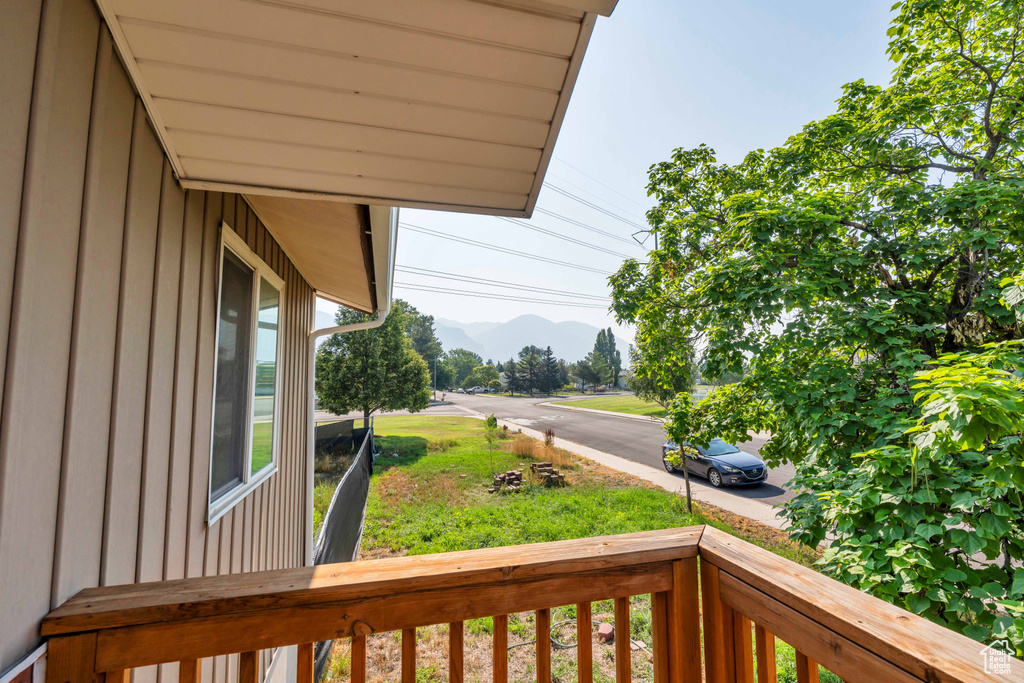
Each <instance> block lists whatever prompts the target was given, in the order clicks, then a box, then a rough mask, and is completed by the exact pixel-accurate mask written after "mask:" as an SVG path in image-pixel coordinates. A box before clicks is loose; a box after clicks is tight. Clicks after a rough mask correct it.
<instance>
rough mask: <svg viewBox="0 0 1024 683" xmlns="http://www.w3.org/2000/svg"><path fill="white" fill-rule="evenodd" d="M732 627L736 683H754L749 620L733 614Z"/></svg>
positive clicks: (752, 649)
mask: <svg viewBox="0 0 1024 683" xmlns="http://www.w3.org/2000/svg"><path fill="white" fill-rule="evenodd" d="M732 625H733V648H734V649H735V656H736V683H754V647H753V643H752V642H751V637H750V626H751V625H750V619H747V618H746V617H745V616H743V615H742V614H740V613H738V612H734V615H733V621H732Z"/></svg>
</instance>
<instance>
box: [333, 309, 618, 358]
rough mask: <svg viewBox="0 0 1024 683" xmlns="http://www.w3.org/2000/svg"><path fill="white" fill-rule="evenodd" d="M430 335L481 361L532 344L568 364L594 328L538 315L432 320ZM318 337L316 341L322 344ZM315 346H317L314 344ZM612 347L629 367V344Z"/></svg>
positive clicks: (581, 353)
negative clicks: (493, 319)
mask: <svg viewBox="0 0 1024 683" xmlns="http://www.w3.org/2000/svg"><path fill="white" fill-rule="evenodd" d="M333 325H334V316H333V315H331V314H330V313H325V312H323V311H317V312H316V327H317V329H321V328H324V327H331V326H333ZM434 332H435V334H436V335H437V338H438V339H439V340H440V341H441V345H442V346H443V347H444V350H445V351H451V350H452V349H466V350H467V351H472V352H473V353H476V354H478V355H479V356H480V357H481V358H482V359H483V360H485V361H486V360H493V361H494V362H495V363H498V362H504V361H506V360H508V359H509V358H512V357H516V358H518V356H519V350H520V349H522V348H523V347H524V346H529V345H530V344H534V345H536V346H539V347H541V348H545V347H547V346H550V347H551V350H552V352H554V354H555V357H556V358H562V359H564V360H567V361H569V362H575V361H578V360H581V359H583V358H584V357H585V356H586V355H587V354H588V353H590V352H591V351H592V350H593V349H594V342H595V341H596V340H597V333H598V332H599V330H598V328H596V327H594V326H593V325H587V324H586V323H580V322H573V321H569V322H561V323H556V322H552V321H550V320H548V319H546V318H542V317H540V316H539V315H521V316H519V317H518V318H513V319H512V320H509V321H508V322H504V323H495V322H477V323H463V322H459V321H457V320H447V319H445V318H434ZM324 339H326V337H321V338H320V339H319V340H318V342H321V343H322V342H323V341H324ZM318 345H319V344H318ZM615 348H617V349H618V350H619V353H621V354H622V364H623V366H626V365H628V364H629V342H628V341H626V340H625V339H622V338H621V337H616V338H615Z"/></svg>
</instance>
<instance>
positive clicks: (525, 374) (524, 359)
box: [519, 345, 544, 396]
mask: <svg viewBox="0 0 1024 683" xmlns="http://www.w3.org/2000/svg"><path fill="white" fill-rule="evenodd" d="M543 354H544V352H543V351H541V350H540V349H539V348H537V347H536V346H533V345H531V346H524V347H523V350H522V351H520V352H519V381H520V386H521V388H522V389H521V390H522V391H529V392H530V396H533V392H534V391H535V390H537V389H541V377H542V371H541V367H542V366H541V357H542V356H543ZM541 390H543V389H541Z"/></svg>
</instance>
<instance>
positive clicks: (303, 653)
mask: <svg viewBox="0 0 1024 683" xmlns="http://www.w3.org/2000/svg"><path fill="white" fill-rule="evenodd" d="M313 659H314V643H299V644H298V645H297V646H296V658H295V682H296V683H313V677H314V675H315V674H316V666H315V664H314V661H313ZM352 660H353V666H354V665H355V658H354V657H353V658H352ZM262 677H263V676H262V672H261V676H260V678H262Z"/></svg>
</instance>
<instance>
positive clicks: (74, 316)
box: [0, 0, 314, 681]
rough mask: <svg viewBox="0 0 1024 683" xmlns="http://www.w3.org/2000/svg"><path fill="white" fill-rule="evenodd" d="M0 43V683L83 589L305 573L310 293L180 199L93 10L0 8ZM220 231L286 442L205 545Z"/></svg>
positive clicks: (273, 257)
mask: <svg viewBox="0 0 1024 683" xmlns="http://www.w3.org/2000/svg"><path fill="white" fill-rule="evenodd" d="M0 31H2V36H0V37H2V40H0V60H2V63H3V64H4V76H3V78H2V79H0V98H2V101H3V103H4V116H3V117H0V149H2V151H3V158H4V162H3V164H2V165H0V174H2V175H0V381H2V385H0V386H2V391H0V409H2V412H0V672H2V671H5V670H7V669H9V668H10V667H11V666H12V665H14V664H16V663H17V662H18V661H19V660H20V659H21V658H22V657H24V656H25V655H27V654H28V653H30V652H31V651H32V650H33V649H34V648H36V647H37V646H38V645H39V643H40V638H39V636H38V624H39V620H40V619H41V618H42V617H43V616H44V615H45V614H46V613H47V612H48V611H49V610H50V609H51V608H53V607H56V606H57V605H59V604H60V603H62V602H63V601H64V600H66V599H67V598H69V597H70V596H72V595H73V594H74V593H76V592H77V591H78V590H80V589H82V588H85V587H88V586H96V585H110V584H118V583H126V582H136V581H154V580H161V579H174V578H180V577H185V576H200V575H208V574H225V573H233V572H245V571H254V570H261V569H273V568H280V567H293V566H298V565H301V564H302V563H303V562H304V559H305V558H304V555H305V549H304V547H303V543H304V540H305V533H304V528H305V523H306V520H305V503H304V495H305V490H306V489H305V477H306V472H305V467H306V462H305V446H306V427H305V424H306V423H305V421H306V415H307V413H306V410H307V396H306V377H307V374H306V373H307V370H308V368H307V362H308V357H307V345H306V339H307V332H308V331H309V329H310V328H311V326H312V321H313V309H314V295H313V291H312V289H311V288H310V287H309V286H308V285H307V283H306V282H305V281H304V280H303V279H302V277H301V276H300V275H299V273H298V271H297V270H296V269H295V267H294V265H293V264H292V263H291V261H290V260H289V259H288V257H287V256H286V255H285V254H284V252H283V251H282V250H281V248H280V246H279V245H278V243H277V242H276V241H275V240H274V239H273V237H272V236H271V235H270V233H269V232H268V231H267V229H266V228H265V227H264V225H263V224H262V223H261V222H260V220H259V219H258V218H257V216H256V215H255V213H253V211H252V210H251V209H250V207H249V206H248V204H247V203H246V202H245V201H244V200H243V199H242V197H241V196H239V195H234V194H220V193H215V192H202V191H196V190H189V191H187V192H186V191H183V190H182V189H181V187H180V186H179V185H178V183H177V181H176V180H175V178H174V176H173V175H172V173H171V167H170V164H169V163H168V161H167V160H166V158H165V157H164V155H163V153H162V151H161V147H160V145H159V143H158V141H157V138H156V136H155V135H154V133H153V130H152V128H151V126H150V123H149V122H148V121H147V119H146V114H145V110H144V108H143V106H142V104H141V101H140V100H139V99H138V97H137V96H136V94H135V92H134V91H133V90H132V86H131V84H130V81H129V79H128V77H127V75H126V73H125V70H124V69H123V67H122V64H121V62H120V60H119V58H118V56H117V54H116V52H115V51H114V47H113V41H112V39H111V36H110V34H109V32H108V30H107V28H106V26H105V25H104V24H103V23H102V22H101V21H100V18H99V15H98V13H97V10H96V8H95V6H94V4H93V2H92V0H43V1H32V0H19V1H18V2H10V3H4V4H3V7H2V9H0ZM222 220H223V221H225V222H226V223H227V224H228V225H229V226H231V228H233V229H234V230H235V232H237V233H238V234H239V235H240V236H241V237H242V238H243V239H244V240H245V241H246V242H247V244H248V245H249V247H250V248H251V249H252V250H253V251H254V252H255V253H256V254H257V255H258V256H260V257H261V258H262V259H263V260H264V261H266V262H267V263H268V264H269V265H270V266H271V267H272V268H273V269H274V270H275V271H276V272H277V274H278V275H280V276H281V277H282V278H283V279H284V280H285V283H286V284H285V290H284V302H283V306H282V312H281V316H282V317H281V321H280V325H281V332H280V336H279V339H280V344H281V345H282V365H281V367H280V372H281V373H282V375H281V377H282V384H281V387H282V394H281V400H282V413H281V420H280V423H279V424H280V429H281V430H282V431H281V449H280V452H279V460H278V467H279V470H278V472H277V473H276V474H275V475H273V476H272V477H271V478H270V479H268V480H267V481H266V482H264V483H263V484H262V485H261V486H260V487H259V488H257V489H255V490H254V491H252V492H251V493H250V494H249V495H248V496H247V497H246V498H245V499H244V500H243V501H241V502H240V503H238V504H237V505H236V506H235V507H234V508H232V509H231V510H230V511H229V512H228V513H226V514H225V515H224V516H223V517H221V518H220V519H219V520H218V521H217V522H215V523H214V524H213V525H212V526H211V527H209V528H208V527H207V524H206V511H207V488H208V483H209V460H210V430H211V419H212V404H213V401H212V394H213V365H214V358H215V351H216V349H215V347H214V344H215V332H216V324H217V323H216V304H217V282H216V280H217V276H218V272H219V267H218V262H217V258H218V249H219V239H220V238H219V235H220V229H221V227H220V226H221V221H222ZM8 321H9V324H8ZM264 659H266V658H264ZM267 663H268V662H266V661H264V665H266V664H267ZM205 670H206V671H205V676H204V680H205V681H224V680H226V679H225V676H227V675H228V674H229V673H233V672H234V671H235V670H236V661H235V660H234V658H232V659H231V660H228V659H225V658H220V659H219V660H218V661H216V662H212V661H211V662H207V663H206V664H205ZM164 673H165V675H176V672H174V671H173V667H167V670H165V672H164ZM211 675H214V677H213V678H210V677H209V676H211ZM136 679H137V680H142V681H144V680H152V681H155V680H156V679H155V669H149V670H145V671H141V672H137V674H136ZM163 680H170V679H167V678H163Z"/></svg>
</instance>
